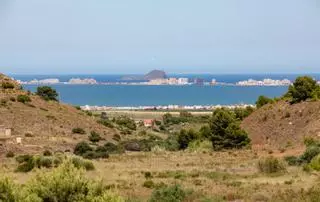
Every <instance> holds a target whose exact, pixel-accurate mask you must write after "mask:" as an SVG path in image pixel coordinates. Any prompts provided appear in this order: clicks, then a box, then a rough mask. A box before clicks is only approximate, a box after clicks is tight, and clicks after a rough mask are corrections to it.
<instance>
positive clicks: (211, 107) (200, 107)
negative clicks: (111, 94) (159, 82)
mask: <svg viewBox="0 0 320 202" xmlns="http://www.w3.org/2000/svg"><path fill="white" fill-rule="evenodd" d="M248 106H250V107H255V106H254V105H249V104H237V105H191V106H188V105H185V106H181V105H163V106H161V105H160V106H137V107H110V106H89V105H85V106H81V109H82V110H86V111H108V110H145V111H150V110H214V109H218V108H228V109H235V108H246V107H248Z"/></svg>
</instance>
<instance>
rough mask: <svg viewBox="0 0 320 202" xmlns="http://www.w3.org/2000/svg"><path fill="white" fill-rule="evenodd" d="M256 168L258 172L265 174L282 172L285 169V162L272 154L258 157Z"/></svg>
mask: <svg viewBox="0 0 320 202" xmlns="http://www.w3.org/2000/svg"><path fill="white" fill-rule="evenodd" d="M258 169H259V171H260V172H262V173H266V174H272V173H283V172H285V171H286V167H285V164H284V163H283V162H282V161H281V160H279V159H277V158H275V157H273V156H269V157H267V158H264V159H260V160H259V162H258Z"/></svg>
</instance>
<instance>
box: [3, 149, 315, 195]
mask: <svg viewBox="0 0 320 202" xmlns="http://www.w3.org/2000/svg"><path fill="white" fill-rule="evenodd" d="M254 153H255V152H253V151H250V150H246V151H231V152H207V153H189V152H163V153H160V154H159V153H157V154H155V153H152V152H149V153H143V152H140V153H126V154H121V155H111V157H110V158H109V159H106V160H100V161H95V162H94V164H95V167H96V170H95V171H90V172H87V175H88V176H89V177H90V178H94V179H102V180H103V182H104V183H105V184H106V185H107V186H109V187H111V188H115V189H117V191H118V192H119V193H121V194H122V195H123V196H125V197H134V198H139V199H142V200H143V201H144V200H146V199H147V198H148V197H149V196H150V194H151V192H152V189H150V188H146V187H144V186H143V184H144V182H145V181H146V180H152V181H153V182H154V184H166V185H173V184H181V185H182V186H183V187H186V188H190V189H193V190H194V191H195V192H196V193H198V194H201V195H205V196H208V197H217V196H219V197H220V198H221V197H222V198H223V197H224V198H225V199H244V200H248V201H251V200H252V197H253V196H256V195H257V193H263V194H264V195H266V196H272V195H273V194H276V193H277V192H278V191H279V190H285V189H294V190H299V189H301V188H308V187H311V186H312V185H313V184H314V183H316V180H317V178H316V177H314V176H312V175H311V174H308V173H305V172H303V171H302V169H301V168H298V167H289V168H288V171H287V172H286V173H283V174H278V175H273V176H270V175H265V174H261V173H259V172H258V170H257V162H258V159H259V158H260V157H261V156H266V155H267V154H266V153H265V152H262V151H261V153H259V154H258V155H256V154H254ZM14 166H15V163H14V161H13V160H12V159H11V160H6V162H4V163H3V164H2V166H1V170H0V171H1V172H5V173H7V174H8V175H10V176H12V177H14V179H16V180H17V181H19V182H22V183H23V182H25V181H26V180H27V179H28V178H29V177H30V176H32V175H34V172H31V173H28V174H19V173H14V172H13V170H14ZM147 172H150V173H151V178H148V179H146V177H145V176H146V175H145V173H147ZM257 197H258V196H257ZM259 197H260V196H259Z"/></svg>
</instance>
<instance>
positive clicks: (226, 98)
mask: <svg viewBox="0 0 320 202" xmlns="http://www.w3.org/2000/svg"><path fill="white" fill-rule="evenodd" d="M12 76H13V77H14V78H15V79H20V80H23V81H29V80H31V79H45V78H59V79H60V81H68V80H69V79H70V78H94V79H96V80H97V81H99V82H114V81H119V80H120V78H121V77H122V76H123V75H50V76H49V75H12ZM169 76H174V77H187V78H191V79H192V78H197V77H199V78H203V79H205V80H206V81H210V80H211V79H213V78H214V79H216V80H217V81H219V82H228V83H235V82H237V81H241V80H247V79H249V78H253V79H256V80H262V79H264V78H272V79H284V78H288V79H290V80H294V79H295V78H296V77H297V76H298V75H293V74H291V75H278V74H275V75H208V74H207V75H203V74H202V75H194V74H193V75H190V74H188V75H169ZM312 76H313V77H315V78H316V79H318V80H320V75H319V74H314V75H312ZM53 87H54V88H55V89H56V90H57V91H58V93H59V95H60V100H61V101H62V102H65V103H69V104H73V105H99V106H102V105H103V106H156V105H170V104H175V105H217V104H221V105H231V104H254V102H255V101H256V100H257V98H258V96H259V95H265V96H268V97H278V96H281V95H283V94H284V93H285V92H286V91H287V88H288V87H286V86H278V87H267V86H252V87H240V86H197V85H191V86H134V85H62V84H59V85H53ZM24 88H25V89H27V90H31V91H35V90H36V88H37V86H36V85H25V86H24Z"/></svg>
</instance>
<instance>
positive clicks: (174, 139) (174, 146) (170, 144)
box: [163, 134, 180, 151]
mask: <svg viewBox="0 0 320 202" xmlns="http://www.w3.org/2000/svg"><path fill="white" fill-rule="evenodd" d="M163 146H164V148H165V149H166V150H168V151H178V150H179V148H180V144H179V142H178V135H177V134H173V135H169V136H168V137H167V139H166V140H165V141H164V143H163Z"/></svg>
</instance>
